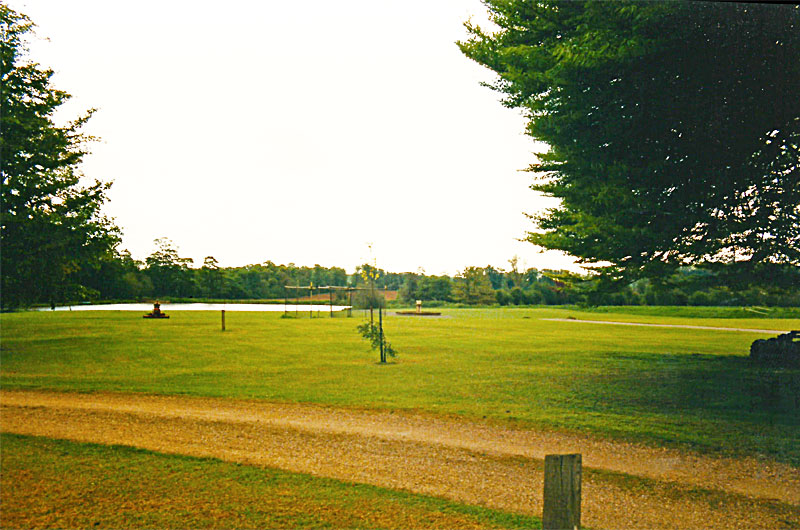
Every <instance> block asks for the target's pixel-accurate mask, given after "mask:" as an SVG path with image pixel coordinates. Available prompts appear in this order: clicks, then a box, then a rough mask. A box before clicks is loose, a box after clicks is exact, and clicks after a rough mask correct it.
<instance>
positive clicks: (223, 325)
mask: <svg viewBox="0 0 800 530" xmlns="http://www.w3.org/2000/svg"><path fill="white" fill-rule="evenodd" d="M222 331H225V310H224V309H223V310H222Z"/></svg>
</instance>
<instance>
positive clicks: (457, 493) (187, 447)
mask: <svg viewBox="0 0 800 530" xmlns="http://www.w3.org/2000/svg"><path fill="white" fill-rule="evenodd" d="M0 405H2V409H1V410H0V429H2V430H3V431H5V432H12V433H18V434H30V435H37V436H48V437H52V438H64V439H70V440H76V441H84V442H93V443H101V444H123V445H129V446H134V447H140V448H145V449H150V450H153V451H159V452H164V453H175V454H185V455H192V456H204V457H216V458H220V459H222V460H227V461H233V462H240V463H245V464H252V465H257V466H268V467H276V468H281V469H285V470H289V471H296V472H301V473H309V474H312V475H317V476H324V477H332V478H337V479H343V480H348V481H354V482H362V483H368V484H374V485H378V486H384V487H389V488H395V489H403V490H408V491H413V492H417V493H424V494H430V495H436V496H441V497H447V498H450V499H453V500H457V501H461V502H466V503H469V504H476V505H482V506H487V507H491V508H497V509H503V510H508V511H513V512H519V513H526V514H534V515H541V494H542V479H543V458H544V455H545V454H554V453H581V454H582V455H583V466H584V480H583V503H582V522H583V524H584V525H586V526H588V527H592V528H596V529H599V528H653V529H655V528H800V469H798V468H795V467H792V466H789V465H787V464H784V463H780V462H775V461H772V460H768V459H756V458H724V457H713V456H708V455H702V454H699V453H691V452H687V451H681V450H677V449H666V448H653V447H647V446H643V445H636V444H630V443H623V442H616V441H609V440H604V439H601V438H594V437H588V436H583V435H575V434H568V433H559V432H551V431H537V430H530V429H515V428H510V427H507V426H503V425H498V424H494V423H491V422H476V421H468V420H464V419H459V418H455V417H441V416H433V415H429V414H424V413H413V412H405V411H404V412H398V411H386V410H360V409H351V408H346V409H345V408H334V407H326V406H317V405H305V404H283V403H267V402H261V401H245V400H231V399H218V398H196V397H183V396H150V395H141V394H114V393H97V394H73V393H56V392H36V391H7V390H4V391H2V392H0Z"/></svg>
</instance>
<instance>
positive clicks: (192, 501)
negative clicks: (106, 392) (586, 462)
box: [0, 434, 541, 529]
mask: <svg viewBox="0 0 800 530" xmlns="http://www.w3.org/2000/svg"><path fill="white" fill-rule="evenodd" d="M0 442H1V443H0V456H2V462H3V473H2V474H1V475H0V487H1V488H2V491H3V510H2V511H0V526H2V527H3V528H92V527H99V528H442V529H450V528H520V529H522V528H531V529H534V528H541V524H540V521H539V519H538V518H534V517H527V516H524V515H514V514H508V513H504V512H499V511H495V510H488V509H485V508H479V507H475V506H466V505H463V504H458V503H454V502H450V501H446V500H443V499H438V498H434V497H427V496H424V495H415V494H411V493H406V492H398V491H392V490H387V489H384V488H378V487H374V486H367V485H363V484H352V483H347V482H341V481H337V480H330V479H322V478H315V477H310V476H307V475H299V474H295V473H287V472H283V471H279V470H274V469H261V468H256V467H251V466H244V465H238V464H232V463H228V462H222V461H220V460H215V459H213V458H192V457H185V456H175V455H163V454H159V453H152V452H149V451H144V450H139V449H133V448H129V447H120V446H101V445H94V444H79V443H73V442H67V441H61V440H49V439H46V438H38V437H27V436H16V435H9V434H4V435H2V436H1V437H0Z"/></svg>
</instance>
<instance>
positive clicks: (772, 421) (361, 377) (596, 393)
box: [0, 308, 800, 464]
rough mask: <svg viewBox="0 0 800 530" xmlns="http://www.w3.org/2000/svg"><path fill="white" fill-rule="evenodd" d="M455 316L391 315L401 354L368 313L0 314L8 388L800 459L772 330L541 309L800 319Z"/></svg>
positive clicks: (798, 322) (797, 390)
mask: <svg viewBox="0 0 800 530" xmlns="http://www.w3.org/2000/svg"><path fill="white" fill-rule="evenodd" d="M443 313H444V315H445V318H427V317H423V318H419V317H399V316H389V317H388V318H386V320H385V330H386V333H387V337H388V339H389V341H390V342H391V343H392V345H393V346H394V347H395V348H396V349H397V351H398V352H399V355H398V357H397V358H396V359H394V360H393V361H392V362H391V363H390V364H388V365H380V364H378V363H377V360H378V354H377V353H375V352H371V351H370V350H369V347H368V345H367V343H366V342H365V341H364V340H363V339H361V337H360V336H359V335H358V334H357V332H356V329H355V328H356V326H357V325H358V324H359V323H360V322H362V320H363V318H364V316H363V313H361V312H358V313H356V312H354V316H353V318H344V317H343V316H341V315H339V316H338V317H337V318H333V319H331V318H327V317H325V316H324V315H322V314H321V315H320V318H314V319H309V318H308V316H307V315H306V316H305V318H298V319H284V318H281V313H244V312H231V311H229V312H227V314H226V317H227V318H226V320H227V331H225V332H222V331H221V330H220V314H219V313H218V312H191V311H187V312H173V313H171V317H172V318H170V319H169V320H164V321H149V320H144V319H142V318H141V315H140V314H139V313H134V312H110V311H109V312H54V313H50V312H44V313H33V312H29V313H15V314H3V315H2V317H0V323H2V364H1V365H0V384H2V387H3V388H6V389H10V388H42V389H57V390H68V391H97V390H108V391H125V392H148V393H159V394H192V395H205V396H225V397H235V398H257V399H264V400H272V401H300V402H314V403H323V404H330V405H337V406H354V407H364V408H402V409H417V410H424V411H429V412H433V413H437V414H456V415H464V416H468V417H473V418H487V419H489V420H497V421H502V422H510V423H513V424H517V425H519V426H520V427H528V426H537V427H544V428H552V429H565V430H570V431H579V432H586V433H595V434H599V435H602V436H610V437H614V438H623V439H630V440H638V441H644V442H647V443H654V444H667V445H680V446H690V447H693V448H695V449H699V450H703V451H711V452H716V451H721V452H726V453H736V454H750V455H757V454H765V455H769V456H771V457H774V458H777V459H780V460H784V461H788V462H791V463H793V464H800V402H799V401H800V370H796V369H795V370H788V369H764V368H758V367H754V366H752V365H751V364H750V362H749V361H748V359H747V354H748V352H749V347H750V343H751V342H752V341H753V340H755V339H757V338H767V337H769V336H774V334H771V333H758V332H740V331H718V330H706V329H678V328H657V327H633V326H611V325H600V324H583V323H577V322H553V321H548V320H543V319H544V318H569V317H573V318H576V319H595V320H617V321H630V322H649V323H661V324H675V325H690V326H720V327H728V328H736V327H740V328H753V329H774V330H790V329H800V319H765V318H753V319H743V318H736V319H732V318H724V319H722V318H686V317H666V316H654V315H646V314H645V315H642V314H639V315H626V314H624V313H603V314H600V313H589V312H581V311H577V310H568V309H544V308H542V309H517V308H514V309H510V308H509V309H502V308H498V309H444V310H443ZM302 316H303V315H302V314H301V317H302ZM776 333H777V332H776ZM776 333H775V334H776Z"/></svg>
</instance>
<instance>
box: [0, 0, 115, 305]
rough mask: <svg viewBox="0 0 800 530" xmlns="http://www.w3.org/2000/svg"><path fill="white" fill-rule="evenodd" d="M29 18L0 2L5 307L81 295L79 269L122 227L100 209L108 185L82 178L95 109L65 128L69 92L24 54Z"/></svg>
mask: <svg viewBox="0 0 800 530" xmlns="http://www.w3.org/2000/svg"><path fill="white" fill-rule="evenodd" d="M32 27H33V23H32V22H31V21H30V20H29V19H28V18H27V17H26V16H25V15H23V14H20V13H17V12H15V11H13V10H12V9H10V8H9V7H7V6H5V5H3V4H0V105H2V108H1V109H0V177H2V191H1V193H2V195H1V196H0V199H1V200H0V238H1V240H0V266H2V269H1V270H0V277H1V278H2V291H1V292H0V305H2V308H3V309H10V308H16V307H24V306H27V305H30V304H32V303H36V302H49V303H51V304H54V303H57V302H61V301H65V300H72V299H77V298H81V297H82V296H83V295H84V294H85V293H86V291H87V289H86V288H85V287H83V286H82V285H80V283H79V282H78V281H77V279H76V278H77V277H78V274H77V273H78V271H80V270H81V269H82V268H84V269H85V268H89V267H93V266H96V265H98V263H99V261H100V260H101V258H102V257H103V256H107V255H108V254H109V253H111V252H113V250H114V248H115V246H116V245H117V244H118V243H119V236H120V231H119V229H118V228H117V227H116V226H115V225H114V224H113V222H112V221H111V220H110V219H108V218H107V217H105V216H104V215H102V213H101V212H100V208H101V206H102V205H103V204H104V203H105V202H106V200H107V192H108V189H109V188H110V186H111V184H110V183H104V182H100V181H95V182H94V183H93V184H90V185H83V184H81V182H80V180H81V176H82V175H81V173H80V171H79V165H80V163H81V161H82V160H83V157H84V156H85V155H86V154H87V153H88V151H87V144H88V143H89V142H90V141H91V140H93V138H92V137H90V136H88V135H86V134H84V133H82V132H81V128H82V127H83V126H84V125H85V123H86V122H87V120H88V119H89V118H90V117H91V115H92V112H93V111H92V110H89V111H88V112H86V114H85V115H83V116H81V117H79V118H77V119H75V120H74V121H72V122H69V123H68V124H66V125H64V126H59V125H57V124H56V123H55V122H54V121H53V115H54V113H55V111H56V110H57V109H58V108H59V107H60V106H61V105H62V104H63V103H64V102H65V101H67V100H68V99H69V98H70V95H69V94H67V93H66V92H64V91H61V90H58V89H56V88H54V87H53V86H52V84H51V77H52V76H53V71H52V70H50V69H46V68H43V67H41V66H40V65H39V64H37V63H34V62H30V61H28V60H27V58H26V54H27V49H26V47H25V39H26V37H27V35H28V34H29V33H30V32H31V29H32Z"/></svg>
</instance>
